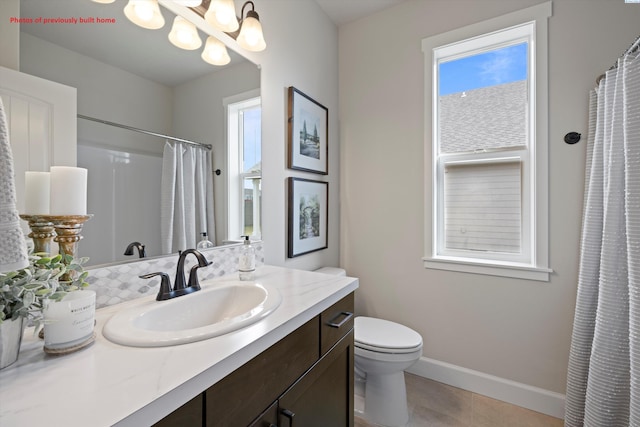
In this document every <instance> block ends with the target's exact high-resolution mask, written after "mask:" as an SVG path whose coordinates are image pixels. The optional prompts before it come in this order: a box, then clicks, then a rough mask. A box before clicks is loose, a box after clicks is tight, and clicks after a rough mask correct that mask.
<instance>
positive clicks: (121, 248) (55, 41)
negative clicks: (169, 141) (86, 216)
mask: <svg viewBox="0 0 640 427" xmlns="http://www.w3.org/2000/svg"><path fill="white" fill-rule="evenodd" d="M126 4H127V2H126V0H116V1H115V2H114V3H111V4H100V3H95V2H92V1H89V0H22V1H21V2H20V7H21V11H20V13H21V16H22V17H23V18H25V17H31V18H38V17H44V18H62V19H68V18H75V19H77V20H78V21H77V23H49V24H42V23H40V24H38V23H35V22H34V23H32V24H21V33H20V71H22V72H24V73H27V74H31V75H35V76H38V77H42V78H44V79H47V80H51V81H55V82H58V83H62V84H65V85H68V86H72V87H75V88H77V97H78V99H77V108H78V114H79V115H82V116H86V117H91V118H94V119H98V121H93V120H87V119H84V118H78V124H77V126H78V166H80V167H86V168H87V169H88V170H89V179H88V181H89V182H88V208H87V211H88V213H90V214H93V215H94V216H93V218H92V219H91V220H89V221H88V222H87V223H86V224H85V226H84V230H83V235H84V239H83V240H82V242H81V243H80V250H79V252H80V255H82V256H88V257H89V258H90V262H89V265H101V264H107V263H112V262H121V261H124V260H132V259H133V258H134V257H137V256H138V253H137V252H134V255H132V256H127V255H124V252H125V249H126V247H127V246H128V244H129V243H132V242H135V241H137V242H140V243H142V244H144V245H145V252H146V255H147V256H156V255H165V254H166V253H163V251H162V249H161V247H162V245H161V242H160V215H161V213H160V212H161V206H160V200H161V198H160V193H161V191H164V189H163V188H162V186H161V175H162V165H163V149H164V146H165V144H166V142H165V140H164V139H163V138H158V137H156V136H150V135H147V134H144V133H140V132H135V131H132V130H128V129H123V128H121V127H117V126H113V125H108V124H105V123H104V122H101V121H106V122H110V123H116V124H121V125H125V126H129V127H134V128H137V129H142V130H148V131H151V132H154V133H160V134H164V135H171V136H175V137H178V138H182V139H186V140H191V141H197V142H202V143H204V144H209V145H211V146H212V151H211V155H212V169H213V170H220V171H221V173H220V174H219V175H216V174H213V177H212V180H213V192H214V203H213V204H214V218H215V232H211V230H200V231H207V232H208V233H209V236H210V237H209V240H212V241H213V242H214V243H215V244H216V245H220V244H224V243H227V242H228V239H230V238H231V239H233V238H237V237H239V236H229V233H228V225H227V224H228V222H229V218H227V212H228V200H229V194H227V193H228V192H227V188H228V185H227V180H228V178H229V177H228V163H227V156H228V154H229V153H228V151H229V150H228V147H227V137H226V131H225V123H226V120H227V117H226V112H225V110H226V108H227V105H228V104H229V103H230V102H237V101H242V100H244V99H245V98H254V99H255V97H256V96H258V97H259V93H260V70H259V68H258V66H257V65H256V64H254V63H252V62H250V61H248V60H247V59H245V58H243V57H242V56H241V55H240V54H238V53H236V52H234V51H233V50H231V49H228V51H229V55H230V57H231V62H230V63H229V64H228V65H225V66H214V65H211V64H209V63H206V62H204V61H203V60H202V59H201V57H200V54H201V51H202V48H200V49H197V50H192V51H187V50H182V49H179V48H177V47H175V46H174V45H172V44H171V43H170V42H169V40H168V34H169V31H170V30H171V26H172V23H173V20H174V18H175V15H174V14H173V13H172V12H170V11H169V10H167V9H165V8H161V10H162V14H163V16H164V19H165V24H164V26H163V27H162V28H161V29H157V30H147V29H143V28H140V27H138V26H136V25H134V24H133V23H131V22H130V21H129V20H128V19H127V18H126V17H125V15H124V12H123V10H124V7H125V5H126ZM80 18H82V19H83V20H84V22H83V23H80V21H79V20H80ZM97 18H101V19H107V20H108V21H103V22H100V21H99V20H98V19H97ZM112 20H115V22H113V21H112ZM199 35H200V38H201V39H202V41H203V46H204V42H205V41H206V38H207V36H208V35H207V34H204V33H203V31H201V30H199ZM259 126H260V125H259V122H258V128H257V130H256V131H255V132H254V133H255V134H254V137H255V138H256V140H254V145H257V148H255V147H254V149H257V150H258V151H259V150H260V140H261V135H260V130H259V129H260V128H259ZM236 149H237V148H236ZM231 199H233V198H231ZM183 249H187V248H186V247H185V248H183Z"/></svg>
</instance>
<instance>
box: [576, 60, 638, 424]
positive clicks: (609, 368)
mask: <svg viewBox="0 0 640 427" xmlns="http://www.w3.org/2000/svg"><path fill="white" fill-rule="evenodd" d="M586 175H587V176H586V182H585V201H584V214H583V224H582V241H581V248H580V250H581V253H580V272H579V276H578V295H577V299H576V311H575V318H574V325H573V336H572V342H571V353H570V357H569V372H568V380H567V401H566V415H565V425H566V426H571V427H573V426H576V427H577V426H594V427H596V426H597V427H605V426H606V427H616V426H640V57H639V56H638V52H635V53H630V54H627V55H625V56H623V57H621V58H620V59H619V60H618V66H617V68H614V69H612V70H609V71H608V72H607V73H606V77H605V78H604V80H602V81H601V82H600V84H599V86H598V88H597V89H595V90H594V91H592V93H591V94H590V112H589V137H588V141H587V171H586Z"/></svg>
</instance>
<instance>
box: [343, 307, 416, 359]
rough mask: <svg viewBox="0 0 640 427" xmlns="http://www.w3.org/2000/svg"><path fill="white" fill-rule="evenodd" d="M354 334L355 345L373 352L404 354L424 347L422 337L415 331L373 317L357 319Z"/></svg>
mask: <svg viewBox="0 0 640 427" xmlns="http://www.w3.org/2000/svg"><path fill="white" fill-rule="evenodd" d="M354 332H355V345H356V346H357V347H360V348H365V349H368V350H372V351H378V352H383V353H394V352H395V353H403V352H411V351H414V350H415V349H416V348H418V347H420V346H421V345H422V337H421V336H420V334H419V333H417V332H416V331H414V330H413V329H410V328H408V327H406V326H404V325H400V324H398V323H394V322H390V321H388V320H383V319H376V318H373V317H364V316H359V317H356V319H355V324H354ZM403 350H404V351H403Z"/></svg>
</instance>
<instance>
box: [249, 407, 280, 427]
mask: <svg viewBox="0 0 640 427" xmlns="http://www.w3.org/2000/svg"><path fill="white" fill-rule="evenodd" d="M277 424H278V402H274V403H273V405H271V406H269V409H267V410H266V411H264V413H262V415H260V416H259V417H258V419H256V420H255V421H254V422H252V423H251V424H249V427H277Z"/></svg>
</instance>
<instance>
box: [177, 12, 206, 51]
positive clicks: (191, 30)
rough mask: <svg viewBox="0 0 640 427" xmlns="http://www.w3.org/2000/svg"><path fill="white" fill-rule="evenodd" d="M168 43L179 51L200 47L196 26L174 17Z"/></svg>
mask: <svg viewBox="0 0 640 427" xmlns="http://www.w3.org/2000/svg"><path fill="white" fill-rule="evenodd" d="M169 41H170V42H171V43H173V45H174V46H177V47H179V48H180V49H186V50H194V49H198V48H199V47H200V46H202V40H201V39H200V36H199V35H198V30H197V29H196V26H195V25H193V24H192V23H191V22H189V21H187V20H186V19H184V18H183V17H182V16H176V17H175V19H174V20H173V26H172V27H171V32H170V33H169Z"/></svg>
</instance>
